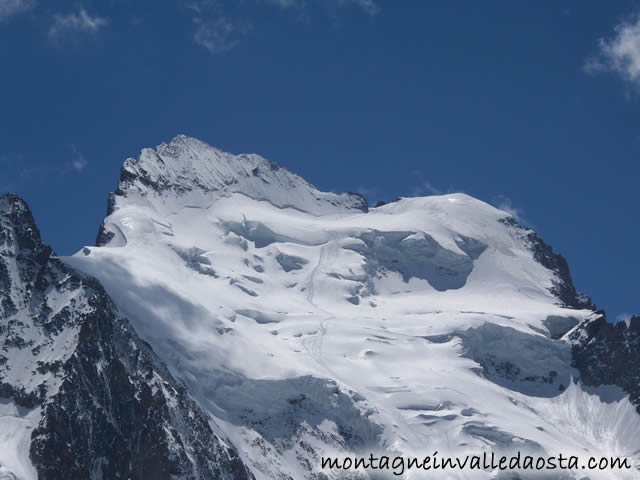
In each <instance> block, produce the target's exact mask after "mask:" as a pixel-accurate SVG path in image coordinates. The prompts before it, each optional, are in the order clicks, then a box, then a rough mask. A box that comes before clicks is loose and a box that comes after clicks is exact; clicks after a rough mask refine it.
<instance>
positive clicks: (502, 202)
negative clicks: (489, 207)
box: [493, 195, 529, 226]
mask: <svg viewBox="0 0 640 480" xmlns="http://www.w3.org/2000/svg"><path fill="white" fill-rule="evenodd" d="M493 204H494V205H495V207H496V208H497V209H498V210H502V211H503V212H506V213H508V214H509V215H511V216H512V217H513V218H515V219H516V220H517V221H518V222H520V223H521V224H523V225H526V226H529V222H528V221H527V220H526V219H525V218H524V210H523V209H522V208H518V207H516V206H515V205H514V204H513V202H512V201H511V199H510V198H509V197H505V196H504V195H498V196H497V197H496V199H495V200H494V202H493Z"/></svg>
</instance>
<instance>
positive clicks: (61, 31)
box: [49, 7, 108, 39]
mask: <svg viewBox="0 0 640 480" xmlns="http://www.w3.org/2000/svg"><path fill="white" fill-rule="evenodd" d="M107 23H108V22H107V19H106V18H102V17H98V16H95V17H92V16H91V15H89V14H88V13H87V11H86V10H85V9H84V8H82V7H81V8H80V9H79V10H78V11H77V12H70V13H67V14H64V15H63V14H59V13H58V14H56V15H54V16H53V24H52V25H51V27H50V28H49V38H51V39H58V38H60V37H61V36H63V35H65V34H70V33H89V34H95V33H98V32H99V31H100V30H102V29H103V28H104V27H105V26H106V25H107Z"/></svg>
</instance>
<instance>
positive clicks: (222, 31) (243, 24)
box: [187, 0, 380, 55]
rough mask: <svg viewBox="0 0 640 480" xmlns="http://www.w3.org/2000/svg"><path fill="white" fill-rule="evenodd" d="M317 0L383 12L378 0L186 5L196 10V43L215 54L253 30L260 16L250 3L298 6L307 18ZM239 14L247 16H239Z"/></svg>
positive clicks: (197, 0) (200, 1)
mask: <svg viewBox="0 0 640 480" xmlns="http://www.w3.org/2000/svg"><path fill="white" fill-rule="evenodd" d="M315 2H317V3H321V2H328V3H331V4H333V5H334V6H337V7H339V8H343V7H356V8H359V9H360V10H361V11H362V12H363V13H365V14H366V15H371V16H373V15H377V14H378V13H379V12H380V7H379V6H378V4H377V3H376V1H375V0H315V1H311V0H254V2H247V1H237V0H236V1H235V2H233V1H231V0H192V1H191V3H189V4H188V5H187V7H188V8H189V9H190V10H191V11H192V12H193V23H194V25H195V30H194V33H193V39H194V41H195V43H196V44H198V45H200V46H201V47H204V48H205V49H206V50H208V51H209V53H211V54H213V55H224V54H226V53H228V52H230V51H231V50H233V49H234V48H235V47H236V46H237V45H238V44H239V43H240V41H241V40H242V39H243V37H245V36H247V35H248V34H249V33H251V32H252V31H253V29H254V21H253V20H257V16H256V14H255V12H253V13H252V11H251V5H253V6H255V5H256V4H261V5H264V6H267V7H269V6H270V7H277V8H280V9H282V10H296V12H297V15H298V18H299V19H307V17H308V14H309V10H310V9H309V8H308V7H310V6H311V4H312V3H315ZM230 12H233V14H230ZM238 15H240V16H241V17H244V18H241V19H239V18H238ZM249 19H251V20H249Z"/></svg>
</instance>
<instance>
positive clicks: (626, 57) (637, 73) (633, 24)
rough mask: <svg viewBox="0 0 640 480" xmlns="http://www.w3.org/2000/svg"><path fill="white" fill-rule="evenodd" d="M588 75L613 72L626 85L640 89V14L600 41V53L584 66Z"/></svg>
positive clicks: (588, 60)
mask: <svg viewBox="0 0 640 480" xmlns="http://www.w3.org/2000/svg"><path fill="white" fill-rule="evenodd" d="M584 70H585V72H587V73H591V74H594V73H601V72H613V73H616V74H618V75H619V76H620V77H621V78H622V79H623V80H624V81H625V82H626V83H628V84H630V85H634V86H637V87H640V14H637V15H635V16H633V17H632V18H631V19H629V20H625V21H623V22H621V23H620V24H618V25H616V26H615V28H614V32H613V35H612V36H611V37H609V38H600V39H599V40H598V52H597V54H596V55H594V56H592V57H590V58H588V59H587V61H586V62H585V64H584Z"/></svg>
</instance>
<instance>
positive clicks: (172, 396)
mask: <svg viewBox="0 0 640 480" xmlns="http://www.w3.org/2000/svg"><path fill="white" fill-rule="evenodd" d="M0 293H1V295H2V299H3V300H2V304H1V305H0V344H1V346H2V347H1V348H2V351H1V354H0V355H1V356H0V396H2V397H5V398H10V399H11V400H13V401H14V402H15V403H17V404H19V405H21V406H23V407H25V408H28V409H31V408H34V407H36V406H40V407H41V408H42V417H41V420H40V423H39V425H38V427H37V428H36V429H35V430H34V431H33V433H32V437H31V448H30V456H31V460H32V462H33V465H34V467H35V469H36V471H37V473H38V478H40V479H44V480H50V479H83V480H84V479H112V478H113V479H115V478H120V479H122V478H130V479H149V478H153V479H176V478H180V479H229V480H231V479H250V478H253V476H252V475H251V474H250V473H249V472H248V470H247V469H246V468H245V466H244V465H243V463H242V461H241V460H240V458H239V457H238V454H237V452H236V451H235V449H233V447H229V446H227V444H225V443H223V442H222V441H221V440H220V439H219V438H218V437H217V436H216V435H215V433H214V432H213V430H212V428H211V426H210V423H209V419H208V417H207V416H206V415H205V414H204V413H203V412H202V411H201V410H200V409H199V407H198V406H197V405H196V403H195V402H194V401H193V400H191V398H190V397H189V396H188V394H187V393H186V391H185V389H184V388H183V387H182V385H180V384H179V383H178V382H176V380H175V379H173V377H172V376H171V374H170V373H169V371H168V370H167V368H166V367H165V366H164V364H163V363H162V362H161V361H160V360H159V359H158V357H157V356H156V355H155V354H154V353H153V351H152V350H151V348H150V347H149V346H148V345H147V344H146V343H144V342H143V341H142V340H140V339H139V338H138V337H137V335H136V333H135V332H134V331H133V329H132V327H131V325H130V324H129V322H128V321H127V320H126V319H124V318H122V317H121V316H119V314H118V313H117V311H116V309H115V307H114V306H113V304H112V302H111V300H110V299H109V297H108V296H107V295H106V293H105V292H104V290H103V289H102V287H101V286H100V284H99V283H98V282H96V281H95V280H91V279H83V278H79V277H78V276H77V275H75V274H74V273H73V272H72V271H70V270H68V269H67V268H66V267H65V266H64V265H62V263H61V262H59V261H58V260H57V259H56V258H55V256H54V255H53V252H52V251H51V249H50V248H49V247H47V246H45V245H44V244H43V243H42V242H41V241H40V236H39V232H38V230H37V228H36V227H35V224H34V222H33V217H32V215H31V213H30V212H29V209H28V207H27V206H26V204H25V203H24V202H23V201H22V200H21V199H19V198H18V197H16V196H14V195H3V196H0ZM61 305H64V306H62V308H60V307H61ZM27 349H28V351H29V353H30V355H29V361H27V362H12V358H13V357H15V356H16V355H15V354H16V353H18V354H19V355H18V356H20V357H22V358H24V356H25V355H24V352H26V351H27ZM52 358H55V360H48V361H45V359H52ZM25 365H26V366H25Z"/></svg>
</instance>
